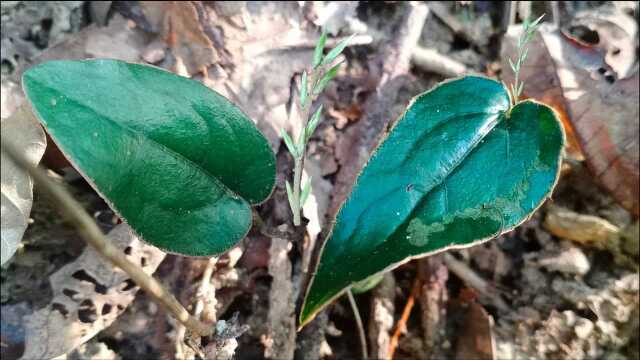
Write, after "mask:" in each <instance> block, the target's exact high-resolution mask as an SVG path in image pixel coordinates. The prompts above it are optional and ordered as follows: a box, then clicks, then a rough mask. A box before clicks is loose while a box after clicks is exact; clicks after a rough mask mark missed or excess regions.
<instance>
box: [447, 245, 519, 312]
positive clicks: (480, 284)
mask: <svg viewBox="0 0 640 360" xmlns="http://www.w3.org/2000/svg"><path fill="white" fill-rule="evenodd" d="M442 258H443V261H444V263H445V264H446V265H447V267H448V268H449V270H450V271H451V272H452V273H454V274H456V276H457V277H459V278H460V279H462V281H464V282H465V283H466V284H467V285H468V286H470V287H472V288H474V289H476V290H477V291H478V292H479V293H480V294H482V295H484V296H485V297H486V298H488V299H490V300H491V302H492V303H493V305H494V306H495V307H497V308H498V309H499V310H502V311H505V312H506V311H508V310H509V306H508V305H507V304H506V303H505V302H504V300H502V298H501V297H500V295H499V294H497V293H496V289H495V288H494V287H493V286H491V285H490V284H489V282H487V281H486V280H485V279H483V278H481V277H480V276H479V275H478V274H476V273H475V271H473V269H471V268H470V267H469V266H468V265H467V264H465V263H463V262H462V261H460V260H458V259H456V258H454V257H453V255H451V254H449V253H444V254H443V257H442Z"/></svg>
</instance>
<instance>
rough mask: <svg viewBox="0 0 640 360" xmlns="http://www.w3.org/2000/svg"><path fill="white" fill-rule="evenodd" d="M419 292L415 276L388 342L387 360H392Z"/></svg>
mask: <svg viewBox="0 0 640 360" xmlns="http://www.w3.org/2000/svg"><path fill="white" fill-rule="evenodd" d="M419 291H420V278H419V277H418V276H416V279H415V280H414V281H413V287H412V288H411V294H409V298H408V299H407V303H406V305H405V306H404V309H403V310H402V315H401V316H400V319H399V320H398V323H397V324H396V329H395V331H394V332H393V336H391V341H390V342H389V359H393V354H394V353H395V352H396V348H397V347H398V340H400V335H401V334H402V330H404V328H405V327H406V326H407V320H409V315H410V314H411V310H412V309H413V305H414V304H415V299H416V297H417V296H418V292H419Z"/></svg>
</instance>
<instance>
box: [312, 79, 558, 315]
mask: <svg viewBox="0 0 640 360" xmlns="http://www.w3.org/2000/svg"><path fill="white" fill-rule="evenodd" d="M563 142H564V133H563V130H562V126H561V125H560V123H559V122H558V120H557V118H556V116H555V114H554V112H553V110H552V109H550V108H549V107H547V106H545V105H542V104H539V103H534V102H531V101H525V102H522V103H520V104H518V105H516V106H515V107H514V108H513V109H511V111H510V114H509V96H508V94H507V92H506V90H505V88H504V87H503V86H502V85H501V84H500V83H498V82H496V81H493V80H490V79H487V78H482V77H473V76H469V77H464V78H461V79H456V80H453V81H449V82H445V83H443V84H441V85H439V86H437V87H436V88H434V89H432V90H431V91H428V92H426V93H424V94H422V95H420V96H418V97H416V98H414V99H413V101H412V102H411V104H410V106H409V107H408V109H407V110H406V111H405V113H404V114H403V116H402V117H401V119H400V120H399V121H398V122H397V124H396V126H395V127H394V128H393V129H392V130H391V132H390V133H389V135H388V137H387V138H386V139H385V140H384V142H382V144H381V145H380V146H379V147H378V149H377V150H376V152H375V153H374V154H373V155H372V157H371V159H370V160H369V162H368V163H367V165H366V166H365V168H364V169H363V170H362V173H361V174H360V176H359V177H358V179H357V182H356V184H355V186H354V188H353V191H352V192H351V194H350V196H349V198H348V199H347V200H346V201H345V203H344V204H343V205H342V207H341V209H340V211H339V213H338V215H337V218H336V222H335V225H334V227H333V229H332V231H331V233H330V234H329V236H328V238H327V240H326V242H325V244H324V249H323V251H322V254H321V257H320V260H319V263H318V267H317V269H316V270H317V271H316V275H315V277H314V278H313V279H312V280H311V282H310V286H309V288H308V289H307V294H306V297H305V302H304V305H303V308H302V311H301V314H300V323H301V325H304V324H305V323H307V322H309V321H310V320H311V319H312V318H313V317H314V316H315V314H316V313H317V312H318V311H320V309H321V308H322V307H323V306H325V305H327V304H328V303H329V302H331V301H332V300H333V299H335V298H336V297H338V296H339V295H340V294H342V292H343V291H345V290H346V289H347V288H349V287H350V286H352V285H353V284H355V283H358V282H360V281H362V280H364V279H366V278H368V277H370V276H371V275H373V274H376V273H378V272H381V271H385V270H390V269H393V268H394V267H397V266H398V265H400V264H402V263H404V262H406V261H408V260H410V259H411V258H415V257H422V256H426V255H430V254H434V253H436V252H441V251H444V250H446V249H450V248H462V247H468V246H471V245H475V244H477V243H479V242H482V241H486V240H489V239H491V238H493V237H496V236H497V235H499V234H501V233H504V232H507V231H510V230H511V229H513V228H514V227H516V226H518V225H519V224H520V223H522V222H523V221H525V220H526V219H527V218H528V217H529V216H530V215H531V214H532V213H533V212H534V211H535V210H536V209H537V208H538V207H539V206H540V205H541V204H542V202H544V200H545V198H546V197H548V196H549V194H550V192H551V190H552V189H553V187H554V185H555V183H556V181H557V178H558V175H559V169H560V163H561V151H562V146H563Z"/></svg>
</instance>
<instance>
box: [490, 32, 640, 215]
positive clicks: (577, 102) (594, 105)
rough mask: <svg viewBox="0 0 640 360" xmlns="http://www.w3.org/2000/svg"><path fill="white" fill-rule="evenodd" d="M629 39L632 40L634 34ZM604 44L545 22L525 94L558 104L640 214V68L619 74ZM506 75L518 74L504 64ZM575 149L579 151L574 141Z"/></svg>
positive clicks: (604, 179)
mask: <svg viewBox="0 0 640 360" xmlns="http://www.w3.org/2000/svg"><path fill="white" fill-rule="evenodd" d="M521 31H522V28H521V27H519V26H516V27H512V28H510V29H509V32H508V33H507V35H506V37H505V41H504V43H503V48H502V58H503V59H505V61H506V59H507V58H508V55H509V54H513V53H514V51H515V50H514V49H515V46H516V43H517V39H518V36H519V34H520V32H521ZM629 41H632V40H631V39H629ZM606 53H607V49H606V47H605V45H604V44H601V45H598V47H595V46H590V45H588V44H585V43H582V42H580V41H578V40H576V39H573V38H571V37H569V36H567V35H566V34H564V33H563V32H561V31H560V30H558V29H555V28H553V27H551V26H549V25H547V24H543V26H541V27H540V28H539V30H538V33H537V34H536V36H535V37H534V39H533V40H532V42H531V43H530V44H529V56H528V58H527V62H526V64H525V65H523V66H522V69H521V71H520V78H521V80H522V81H524V83H525V84H526V85H525V89H524V94H525V96H527V97H533V98H536V99H538V100H541V101H543V102H545V103H547V104H549V105H551V106H553V107H554V108H555V109H556V110H557V111H558V112H559V114H560V118H561V119H562V121H563V124H564V125H565V129H566V132H567V135H568V138H569V143H571V134H573V133H575V139H574V144H575V142H576V141H577V142H579V144H580V148H581V150H582V152H583V153H584V156H585V158H586V161H587V164H588V165H589V168H590V170H591V172H592V173H593V174H594V176H595V177H596V178H597V180H598V181H599V182H600V183H601V184H602V185H603V186H604V187H605V188H606V189H607V190H609V191H610V192H611V193H612V195H613V196H614V197H615V198H616V199H617V201H618V202H620V204H621V205H622V206H624V207H625V208H627V209H628V210H630V211H631V212H632V213H634V214H635V215H636V216H638V213H639V208H638V198H639V196H640V194H639V192H638V191H639V190H638V189H639V187H640V172H639V155H638V146H639V140H638V131H639V125H638V104H637V99H638V86H639V83H638V73H637V71H636V72H635V74H633V75H632V76H631V77H628V78H624V79H618V78H617V77H616V76H615V73H614V71H613V68H612V66H610V65H609V64H607V62H605V56H606ZM503 69H505V71H504V72H503V75H504V76H503V80H504V81H505V82H507V83H509V82H511V81H512V78H513V73H512V72H511V70H510V69H509V66H508V65H507V64H506V63H505V64H503ZM568 151H569V152H570V153H571V152H572V151H575V149H572V148H571V146H570V148H569V149H568Z"/></svg>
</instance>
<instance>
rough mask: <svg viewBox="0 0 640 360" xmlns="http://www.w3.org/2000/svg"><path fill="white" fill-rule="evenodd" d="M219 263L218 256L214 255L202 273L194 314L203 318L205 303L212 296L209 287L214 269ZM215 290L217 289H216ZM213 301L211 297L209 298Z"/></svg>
mask: <svg viewBox="0 0 640 360" xmlns="http://www.w3.org/2000/svg"><path fill="white" fill-rule="evenodd" d="M217 263H218V257H217V256H212V257H210V258H209V261H208V262H207V267H205V269H204V272H203V273H202V280H200V286H199V287H198V290H197V292H196V299H197V300H196V306H195V307H194V310H193V316H194V317H196V318H198V319H202V316H201V315H202V310H204V303H205V300H207V299H206V297H207V296H211V294H210V292H209V287H211V275H212V274H213V270H214V269H215V268H216V264H217ZM214 290H215V289H214ZM209 301H211V299H209Z"/></svg>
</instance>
